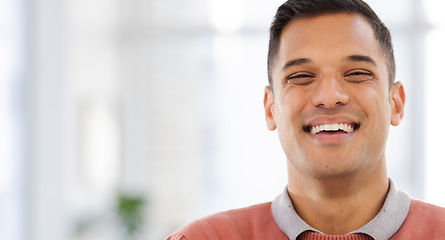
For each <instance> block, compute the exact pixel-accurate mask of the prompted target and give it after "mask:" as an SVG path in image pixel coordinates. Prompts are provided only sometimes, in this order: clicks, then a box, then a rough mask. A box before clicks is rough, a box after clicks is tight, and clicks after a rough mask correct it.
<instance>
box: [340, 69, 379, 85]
mask: <svg viewBox="0 0 445 240" xmlns="http://www.w3.org/2000/svg"><path fill="white" fill-rule="evenodd" d="M344 77H345V80H346V81H348V82H355V83H360V82H365V81H370V80H372V79H373V74H372V73H371V72H369V71H367V70H362V69H355V70H351V71H349V72H347V73H346V74H345V76H344Z"/></svg>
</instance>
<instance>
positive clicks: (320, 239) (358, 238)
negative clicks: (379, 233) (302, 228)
mask: <svg viewBox="0 0 445 240" xmlns="http://www.w3.org/2000/svg"><path fill="white" fill-rule="evenodd" d="M297 239H298V240H374V238H372V237H371V236H369V235H368V234H365V233H354V234H348V235H326V234H321V233H317V232H312V231H306V232H303V233H301V234H300V236H298V238H297Z"/></svg>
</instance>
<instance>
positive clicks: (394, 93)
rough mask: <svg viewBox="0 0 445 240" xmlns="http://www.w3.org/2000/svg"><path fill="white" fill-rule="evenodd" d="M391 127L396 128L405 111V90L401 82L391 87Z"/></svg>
mask: <svg viewBox="0 0 445 240" xmlns="http://www.w3.org/2000/svg"><path fill="white" fill-rule="evenodd" d="M390 98H391V99H390V100H391V125H393V126H397V125H399V124H400V122H401V121H402V118H403V113H404V109H405V90H404V89H403V85H402V83H401V82H396V83H394V85H393V86H392V87H391V91H390Z"/></svg>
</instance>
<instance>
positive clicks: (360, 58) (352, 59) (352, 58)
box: [346, 55, 377, 66]
mask: <svg viewBox="0 0 445 240" xmlns="http://www.w3.org/2000/svg"><path fill="white" fill-rule="evenodd" d="M346 61H349V62H367V63H371V64H372V65H374V66H377V62H376V61H375V60H374V59H373V58H372V57H369V56H365V55H351V56H348V57H346Z"/></svg>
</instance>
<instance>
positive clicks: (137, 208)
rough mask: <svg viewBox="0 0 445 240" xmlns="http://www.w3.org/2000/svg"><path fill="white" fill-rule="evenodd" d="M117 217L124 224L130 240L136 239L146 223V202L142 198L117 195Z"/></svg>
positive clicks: (123, 194)
mask: <svg viewBox="0 0 445 240" xmlns="http://www.w3.org/2000/svg"><path fill="white" fill-rule="evenodd" d="M116 202H117V203H116V211H117V216H118V218H119V220H120V222H121V223H122V225H123V227H124V229H125V232H126V235H127V237H128V238H129V239H135V238H136V234H137V233H138V232H139V231H140V229H141V228H142V225H143V223H144V208H145V205H146V201H145V199H144V197H142V196H135V195H129V194H125V193H122V192H120V193H118V194H117V201H116Z"/></svg>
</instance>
